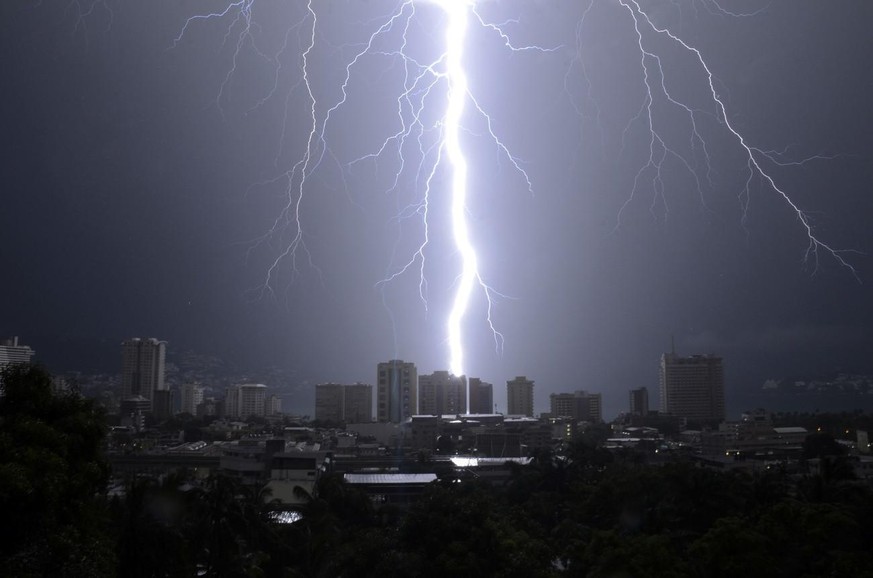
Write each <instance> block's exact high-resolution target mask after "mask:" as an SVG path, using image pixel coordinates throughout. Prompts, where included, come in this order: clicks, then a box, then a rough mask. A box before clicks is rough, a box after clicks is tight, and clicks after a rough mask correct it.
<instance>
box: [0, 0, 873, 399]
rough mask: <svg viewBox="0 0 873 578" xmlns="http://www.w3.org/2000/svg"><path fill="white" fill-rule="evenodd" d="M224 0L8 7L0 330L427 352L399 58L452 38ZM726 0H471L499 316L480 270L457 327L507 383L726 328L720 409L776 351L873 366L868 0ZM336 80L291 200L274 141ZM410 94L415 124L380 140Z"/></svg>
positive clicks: (605, 366) (445, 255)
mask: <svg viewBox="0 0 873 578" xmlns="http://www.w3.org/2000/svg"><path fill="white" fill-rule="evenodd" d="M240 6H244V7H248V6H250V7H251V11H250V12H246V11H243V12H240V8H239V6H235V5H232V4H231V5H229V6H228V12H227V14H225V15H224V16H221V15H219V14H218V13H220V12H221V11H222V10H223V9H224V8H223V7H222V8H220V9H218V10H217V9H216V6H215V3H213V2H205V1H189V2H181V3H180V2H171V1H164V0H159V1H151V2H113V1H111V0H106V1H105V2H93V3H92V2H90V1H84V0H77V1H74V2H58V1H54V0H46V1H43V2H35V1H24V0H13V1H12V2H4V3H3V4H2V6H0V47H2V53H3V55H4V66H3V73H2V74H3V86H4V90H3V91H2V93H0V135H2V136H0V143H2V168H3V173H2V191H3V195H2V198H3V208H2V211H0V247H2V249H0V255H2V261H0V262H2V269H3V275H2V278H3V282H2V283H0V303H2V306H0V335H20V336H22V337H23V339H25V340H27V342H28V344H29V345H31V346H32V347H33V348H34V349H36V350H37V352H38V356H39V357H41V358H42V359H43V360H44V361H45V362H46V363H47V364H48V365H49V367H50V368H53V369H54V368H56V369H57V370H71V369H88V368H78V367H75V360H73V359H70V356H69V355H66V354H65V352H64V351H63V348H62V347H60V346H58V345H57V344H58V343H60V342H61V340H72V341H75V340H85V341H86V342H93V341H95V340H105V341H106V342H107V343H110V344H111V347H108V351H109V352H110V353H112V355H115V357H110V358H108V359H107V361H106V365H107V366H109V367H111V366H112V365H113V364H116V363H117V361H118V358H117V351H118V344H120V342H121V340H122V339H124V338H127V337H131V336H143V337H158V338H160V339H164V340H167V341H168V342H169V347H170V349H171V350H172V349H176V350H177V351H181V350H184V349H194V350H197V351H202V352H206V353H213V354H216V355H219V356H222V357H224V358H226V359H228V360H231V361H233V363H235V364H237V365H239V366H241V367H264V366H279V367H282V368H285V369H286V370H288V371H291V372H293V375H294V376H296V377H295V379H297V380H298V383H299V384H301V385H302V384H307V383H308V384H315V383H318V382H326V381H336V382H355V381H363V382H371V381H372V380H373V378H374V376H375V370H376V364H377V362H379V361H384V360H388V359H404V360H408V361H413V362H415V363H416V365H417V366H418V367H419V373H430V372H431V371H434V370H440V369H448V368H449V367H448V365H449V361H448V360H449V352H448V343H447V339H448V337H447V334H446V318H447V316H448V313H449V310H450V308H451V306H452V300H453V299H454V296H455V291H456V290H457V288H458V282H459V280H458V275H459V271H460V267H461V262H460V259H459V253H458V250H457V249H456V245H455V239H454V238H453V236H452V233H451V225H452V223H451V221H452V215H451V212H450V209H451V181H452V169H451V167H450V166H449V165H447V164H446V163H443V164H441V165H439V166H437V167H436V168H435V169H434V170H432V171H431V164H430V163H432V162H434V159H435V156H436V155H437V154H438V151H439V150H440V149H439V139H440V135H441V134H443V133H442V129H443V128H444V127H445V124H444V123H443V120H444V119H443V118H442V115H443V114H444V109H445V102H446V87H445V86H444V84H441V83H440V82H439V77H438V75H434V76H433V82H432V83H430V84H427V81H426V80H427V78H426V77H423V78H425V80H424V81H423V82H422V83H420V84H415V83H411V81H410V74H414V73H415V71H420V70H421V69H420V68H417V66H418V64H420V63H421V62H427V63H429V62H434V63H441V64H439V66H436V70H437V72H438V73H439V72H441V71H443V70H444V69H443V68H440V66H444V64H445V63H444V62H442V61H441V60H440V59H439V57H438V56H439V53H440V52H441V51H443V50H445V46H444V43H445V40H446V38H445V32H444V28H445V26H446V23H447V16H446V14H444V12H443V10H441V9H439V8H438V7H436V6H434V5H432V4H425V3H420V2H416V3H414V6H413V4H406V5H404V3H402V2H396V1H391V2H384V1H375V0H372V1H367V2H362V1H351V0H348V1H335V0H328V1H324V2H315V3H313V5H312V7H311V9H312V11H310V10H309V9H308V8H307V6H306V4H305V3H303V2H277V1H273V2H255V3H250V4H249V3H241V4H240ZM731 9H732V10H735V11H736V12H735V13H733V14H732V13H727V12H725V11H723V10H720V9H719V8H718V5H717V4H715V3H714V2H711V1H708V0H707V1H691V0H680V1H675V0H674V1H648V2H646V1H642V0H639V2H635V1H633V0H615V1H613V0H604V1H600V0H595V1H594V2H585V1H579V2H575V1H574V2H569V1H557V0H555V1H545V0H543V1H539V0H538V1H509V0H506V1H503V0H501V1H494V2H480V3H479V4H477V5H476V14H477V15H478V16H477V17H474V18H471V19H470V26H469V30H468V34H467V37H466V44H465V48H466V50H465V53H464V58H463V63H464V67H465V70H466V71H467V75H468V79H469V84H470V87H469V91H470V95H471V98H470V99H468V100H467V103H466V111H467V112H466V114H465V116H464V117H463V120H462V122H461V124H462V130H461V142H462V146H463V148H464V151H465V155H466V156H467V160H468V163H469V175H468V188H469V192H468V199H467V203H466V213H465V216H466V222H467V224H468V226H469V229H470V235H471V239H472V241H473V243H474V245H475V247H476V250H477V251H478V257H479V259H478V262H479V267H480V273H481V277H482V280H483V281H484V282H485V283H487V285H488V286H489V287H491V288H492V289H493V291H491V292H490V293H489V295H490V296H491V297H492V301H493V303H492V308H491V314H492V321H493V324H494V327H495V328H496V329H497V330H498V331H499V332H500V334H501V335H502V336H503V341H502V345H503V347H502V349H501V350H499V351H498V348H497V347H496V346H495V338H494V335H493V334H492V332H491V329H490V327H489V324H488V322H487V320H486V312H487V300H486V299H485V293H484V292H483V291H478V292H477V291H474V293H473V298H472V302H471V306H470V309H469V311H468V313H467V315H466V317H465V318H464V320H463V323H462V335H463V340H464V349H465V353H466V362H465V365H464V370H465V372H466V373H467V375H470V376H477V377H481V378H482V379H484V380H486V381H489V382H492V383H494V384H495V392H496V394H495V402H496V403H497V404H498V405H500V406H502V405H503V404H504V403H505V400H504V399H503V396H504V391H503V388H502V387H501V385H502V384H503V383H505V381H506V380H508V379H512V378H513V377H514V376H516V375H527V376H528V377H530V378H531V379H533V380H535V382H536V390H535V396H536V406H537V408H538V409H541V410H544V409H546V408H547V403H548V402H547V400H548V394H549V393H551V392H557V391H574V390H577V389H586V390H588V391H595V392H602V393H603V399H604V415H605V416H609V415H614V414H615V413H616V412H618V411H620V410H621V409H624V408H625V407H626V404H627V392H628V390H629V389H631V388H637V387H643V386H646V387H648V388H649V389H650V390H652V391H656V390H657V387H656V386H657V379H658V377H657V376H658V359H659V356H660V354H661V353H662V352H664V351H667V350H669V348H670V347H671V337H672V338H673V339H674V340H675V344H676V348H677V350H678V351H679V352H681V353H683V354H692V353H716V354H718V355H720V356H721V357H723V358H724V364H725V382H726V389H727V403H728V408H729V412H735V411H736V410H738V409H742V408H739V407H735V405H736V404H738V403H740V402H738V401H735V400H737V399H739V396H740V394H742V393H743V392H749V391H752V390H755V389H757V388H759V387H760V385H761V384H762V383H763V382H764V380H765V379H767V378H771V377H776V378H778V377H784V376H788V375H813V374H820V373H827V372H833V371H836V370H846V371H854V372H873V367H871V361H870V360H871V359H873V299H871V291H870V284H871V282H873V267H871V256H870V255H871V252H873V228H871V226H870V222H871V217H873V195H871V194H870V191H871V184H873V162H871V160H873V158H871V157H873V111H871V105H870V103H871V102H873V69H871V68H870V66H869V62H868V61H869V55H870V54H873V36H871V35H870V33H869V21H870V17H871V16H873V8H871V6H870V5H869V3H867V2H864V1H863V0H852V1H845V2H838V3H834V2H818V1H815V0H774V1H772V2H765V1H763V0H745V1H743V2H736V3H732V4H731ZM211 13H215V14H214V16H213V17H211V18H210V17H204V18H196V19H191V17H192V16H198V15H201V16H207V15H209V14H211ZM413 13H414V14H413ZM392 14H400V15H401V16H400V17H398V18H396V20H395V22H394V25H392V26H386V27H385V28H384V30H383V32H381V33H377V31H378V30H379V28H380V26H383V25H386V23H388V22H389V21H390V20H391V17H392ZM314 16H315V17H317V26H316V27H315V28H313V20H312V19H313V17H314ZM313 30H315V33H314V34H313ZM659 31H660V32H659ZM501 32H503V33H504V35H502V34H501ZM404 35H405V36H406V39H405V40H404ZM671 35H672V36H673V37H671ZM680 41H681V42H680ZM368 42H370V43H371V44H370V50H369V51H365V48H366V47H367V43H368ZM682 42H684V43H685V46H683V44H682ZM523 47H538V48H539V49H533V48H532V49H528V50H520V49H519V48H523ZM689 47H693V49H689ZM641 49H642V51H641ZM401 50H402V51H405V53H406V57H405V58H404V56H403V55H401V54H400V51H401ZM696 51H699V56H700V58H702V59H703V61H704V62H705V63H706V66H707V67H708V68H709V71H710V72H711V73H712V78H711V79H710V78H709V77H708V75H707V73H706V69H705V68H704V67H703V65H702V64H701V61H700V59H698V52H696ZM356 55H360V58H358V59H356V60H354V64H353V65H352V66H349V63H350V62H353V59H355V56H356ZM304 64H306V65H307V71H306V75H305V76H304V73H303V69H302V67H303V66H304ZM347 66H348V68H347ZM422 74H423V73H422ZM647 82H648V90H647V84H646V83H647ZM344 83H345V85H344ZM344 86H345V88H343V87H344ZM428 90H431V91H432V92H431V94H426V92H427V91H428ZM650 90H651V97H650V98H649V97H648V96H647V95H648V94H649V91H650ZM713 91H714V92H715V94H716V95H717V96H718V98H719V101H715V100H714V99H713ZM344 92H345V97H344ZM474 99H475V100H474ZM313 101H314V102H315V104H314V105H313ZM719 102H721V103H722V104H723V105H724V113H725V114H726V118H725V117H724V116H722V110H721V108H720V105H719ZM340 103H341V105H340ZM333 105H340V106H337V107H336V108H332V107H333ZM477 108H480V109H481V110H482V111H484V112H485V113H487V115H488V116H487V117H486V116H484V115H483V114H478V113H477ZM329 111H330V115H331V116H330V121H329V123H327V124H326V125H324V127H325V128H324V130H323V134H324V143H325V144H326V146H323V145H322V144H319V142H320V141H318V142H316V147H315V149H314V150H315V152H316V153H317V154H318V162H316V161H312V162H310V163H309V165H308V168H307V170H308V172H306V180H305V183H304V192H305V195H304V198H303V199H302V201H301V202H300V213H299V215H300V218H301V228H302V229H298V228H297V223H296V221H295V213H294V212H293V211H292V212H288V211H286V208H287V206H288V204H289V199H290V201H293V203H294V204H295V206H296V202H297V199H298V198H299V189H298V188H297V187H298V185H299V183H300V179H301V174H302V173H301V172H300V170H302V169H299V168H298V169H296V170H295V166H296V164H297V163H298V162H300V161H301V160H302V159H306V155H307V148H306V147H307V143H310V144H311V143H312V142H313V139H312V138H311V137H310V132H311V130H312V127H313V115H314V116H315V118H316V126H317V127H319V129H320V127H321V126H322V125H320V124H318V123H321V122H323V119H324V118H325V115H327V114H328V112H329ZM411 119H414V120H416V121H419V122H420V124H421V127H422V131H421V133H420V134H419V133H416V132H415V131H412V132H410V133H409V136H408V140H407V142H406V143H405V144H404V145H403V146H402V147H401V148H398V146H400V145H399V144H398V139H394V141H391V140H390V137H391V136H392V135H395V134H397V133H398V131H401V130H402V127H403V126H404V125H403V122H402V121H406V122H407V123H409V122H411ZM492 133H493V134H492ZM738 136H741V138H742V140H740V138H738ZM494 137H497V138H496V139H495V138H494ZM316 140H318V139H316ZM386 140H387V146H386V147H385V148H384V149H381V147H382V146H383V144H386ZM319 147H321V148H319ZM745 147H751V149H747V148H745ZM380 150H381V154H380V155H379V156H378V157H376V156H370V157H367V156H366V155H374V154H375V153H378V152H380ZM748 150H752V151H753V155H752V158H754V159H755V162H756V163H759V164H760V167H761V168H762V169H763V170H764V171H765V172H766V175H764V174H761V173H760V172H759V171H758V170H757V168H756V167H754V166H751V165H750V161H749V155H748ZM510 155H511V156H510ZM402 163H406V164H402ZM516 165H517V166H516ZM401 169H403V170H401ZM770 178H772V180H773V183H775V185H776V187H777V189H774V186H773V185H772V184H771V183H770V182H769V179H770ZM528 179H529V181H530V185H531V186H530V189H529V187H528V184H527V181H528ZM428 180H429V182H430V195H429V201H428V203H427V205H426V208H427V217H428V224H427V229H426V232H425V225H424V221H423V216H424V207H425V205H423V204H422V199H423V195H424V194H425V192H426V190H427V186H426V183H427V182H428ZM289 183H290V185H289ZM289 186H290V189H289ZM780 191H782V192H784V193H785V194H786V195H787V196H788V198H785V197H784V196H783V195H782V194H781V193H780ZM289 192H290V195H291V196H290V197H289ZM795 208H797V209H799V210H800V211H802V215H803V218H800V217H799V216H798V213H797V211H796V210H795ZM807 224H808V226H809V229H807ZM277 227H278V228H277ZM299 230H302V233H303V236H302V237H301V240H302V241H303V244H301V245H299V246H298V247H297V254H296V258H292V257H291V255H290V254H287V249H288V248H289V246H291V244H293V243H294V240H295V238H296V235H297V233H298V231H299ZM810 232H811V234H812V235H814V238H815V243H813V244H812V245H811V242H810V238H809V236H808V235H809V234H810ZM425 234H426V235H427V236H426V237H425ZM425 239H427V245H426V247H425V248H424V249H423V250H422V253H423V255H424V265H423V267H422V261H421V258H420V255H419V256H418V257H416V252H417V251H418V250H419V249H420V247H421V246H422V243H423V241H424V240H425ZM816 243H819V244H816ZM810 249H812V251H810ZM829 249H831V250H833V251H836V253H834V252H832V251H831V250H829ZM409 263H411V266H410V267H409V269H408V270H407V271H406V272H405V273H403V274H399V275H397V276H396V277H393V276H394V275H395V274H398V273H400V272H401V270H402V269H403V267H404V266H405V265H406V264H409ZM420 271H424V274H425V277H426V283H423V282H422V280H421V277H420V275H419V272H420ZM392 277H393V278H392ZM389 278H390V279H391V280H390V282H388V283H381V281H383V280H386V279H389ZM422 293H425V294H426V297H427V300H426V304H425V301H424V300H423V299H422ZM497 341H498V342H500V340H499V339H498V340H497ZM43 345H44V346H43ZM53 364H54V365H55V366H57V367H53ZM654 403H655V402H654V400H653V404H654ZM291 405H292V406H293V401H292V402H291ZM288 409H292V408H290V407H289V408H288ZM304 409H307V408H304Z"/></svg>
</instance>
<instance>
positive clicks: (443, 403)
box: [418, 371, 467, 415]
mask: <svg viewBox="0 0 873 578" xmlns="http://www.w3.org/2000/svg"><path fill="white" fill-rule="evenodd" d="M418 413H419V414H421V415H448V414H451V415H457V414H462V413H467V378H466V377H464V376H463V375H454V374H452V373H449V372H448V371H434V372H433V373H431V374H430V375H419V376H418Z"/></svg>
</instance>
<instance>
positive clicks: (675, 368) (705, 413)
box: [661, 352, 725, 422]
mask: <svg viewBox="0 0 873 578" xmlns="http://www.w3.org/2000/svg"><path fill="white" fill-rule="evenodd" d="M661 411H662V412H665V413H669V414H672V415H675V416H678V417H684V418H686V419H689V420H692V421H699V422H719V421H722V420H724V418H725V403H724V367H723V366H722V359H721V357H718V356H716V355H691V356H689V357H681V356H679V355H676V353H675V352H672V353H665V354H663V355H662V356H661Z"/></svg>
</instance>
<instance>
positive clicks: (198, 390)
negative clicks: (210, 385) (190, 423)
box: [179, 383, 203, 415]
mask: <svg viewBox="0 0 873 578" xmlns="http://www.w3.org/2000/svg"><path fill="white" fill-rule="evenodd" d="M181 397H182V400H181V401H182V403H181V405H180V407H179V411H181V412H182V413H187V414H190V415H197V406H198V405H200V404H201V403H203V386H202V385H198V384H196V383H183V384H182V387H181Z"/></svg>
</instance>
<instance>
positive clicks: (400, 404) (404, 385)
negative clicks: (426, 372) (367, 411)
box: [376, 359, 418, 423]
mask: <svg viewBox="0 0 873 578" xmlns="http://www.w3.org/2000/svg"><path fill="white" fill-rule="evenodd" d="M417 390H418V372H417V371H416V369H415V364H414V363H412V362H408V361H403V360H402V359H393V360H391V361H385V362H382V363H380V364H379V365H378V366H377V368H376V419H377V420H378V421H380V422H391V423H400V422H402V421H405V420H407V419H409V418H411V417H412V416H413V415H414V414H415V413H417V412H418V397H417Z"/></svg>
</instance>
